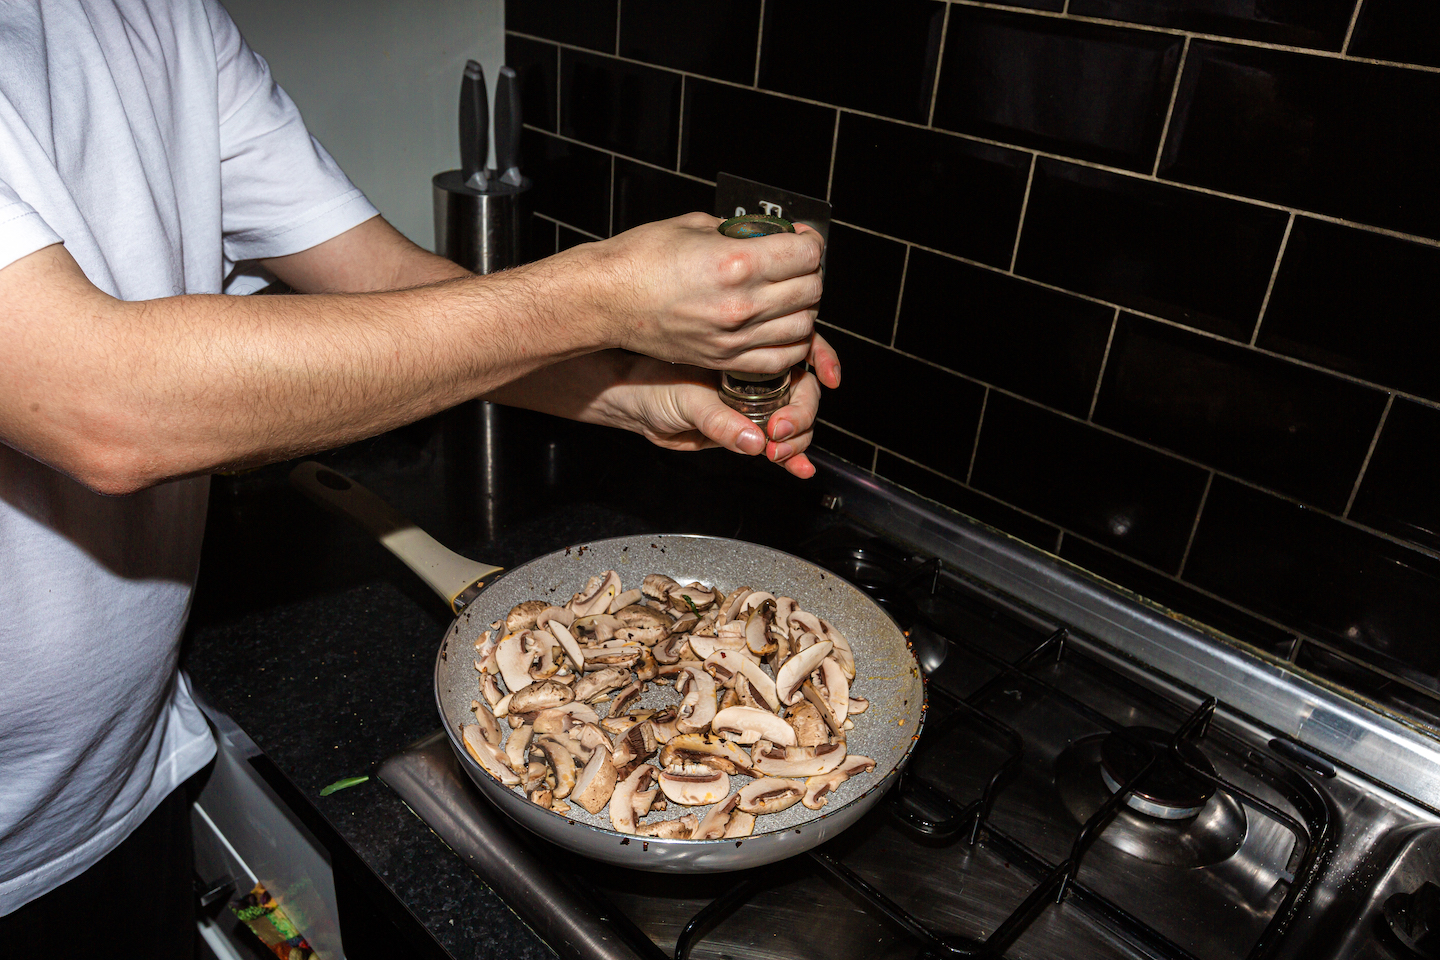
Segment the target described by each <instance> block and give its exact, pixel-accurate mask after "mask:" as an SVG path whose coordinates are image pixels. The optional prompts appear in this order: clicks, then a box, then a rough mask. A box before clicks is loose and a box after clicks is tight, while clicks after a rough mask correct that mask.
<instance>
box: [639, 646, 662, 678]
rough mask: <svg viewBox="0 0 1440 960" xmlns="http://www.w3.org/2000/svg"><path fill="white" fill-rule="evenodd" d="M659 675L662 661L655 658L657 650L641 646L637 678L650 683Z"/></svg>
mask: <svg viewBox="0 0 1440 960" xmlns="http://www.w3.org/2000/svg"><path fill="white" fill-rule="evenodd" d="M659 675H660V662H659V661H658V660H656V659H655V651H654V650H652V649H651V648H650V647H641V648H640V659H639V660H637V661H636V662H635V679H636V680H639V681H640V682H641V683H649V682H650V681H651V680H654V679H655V678H656V677H657V676H659Z"/></svg>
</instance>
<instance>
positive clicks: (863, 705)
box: [849, 697, 870, 717]
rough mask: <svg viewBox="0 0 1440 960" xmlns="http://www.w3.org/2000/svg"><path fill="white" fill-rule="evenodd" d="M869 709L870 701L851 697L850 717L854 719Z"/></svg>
mask: <svg viewBox="0 0 1440 960" xmlns="http://www.w3.org/2000/svg"><path fill="white" fill-rule="evenodd" d="M869 709H870V701H869V700H866V699H865V698H864V697H851V698H850V711H849V714H850V716H852V717H853V716H855V715H856V714H858V713H864V712H865V711H866V710H869Z"/></svg>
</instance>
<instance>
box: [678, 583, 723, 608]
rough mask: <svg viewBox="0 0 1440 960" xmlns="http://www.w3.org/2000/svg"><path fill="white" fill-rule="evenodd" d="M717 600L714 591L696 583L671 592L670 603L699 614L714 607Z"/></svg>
mask: <svg viewBox="0 0 1440 960" xmlns="http://www.w3.org/2000/svg"><path fill="white" fill-rule="evenodd" d="M716 599H717V595H716V593H715V591H714V590H713V589H711V588H710V587H707V586H705V584H703V583H697V582H694V581H691V582H690V583H687V584H685V585H684V586H682V587H675V588H673V589H671V591H670V603H671V604H672V605H673V606H675V607H678V608H679V609H681V610H689V611H691V612H693V613H699V612H700V611H701V610H704V609H705V608H707V607H709V606H711V605H713V604H714V603H715V601H716Z"/></svg>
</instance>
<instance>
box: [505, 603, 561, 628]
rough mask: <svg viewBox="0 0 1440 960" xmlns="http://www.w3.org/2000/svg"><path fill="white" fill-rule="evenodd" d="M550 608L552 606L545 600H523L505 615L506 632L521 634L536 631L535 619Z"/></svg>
mask: <svg viewBox="0 0 1440 960" xmlns="http://www.w3.org/2000/svg"><path fill="white" fill-rule="evenodd" d="M549 606H550V604H549V603H547V602H545V601H544V600H522V601H521V602H520V603H517V604H516V605H515V606H513V607H511V608H510V612H509V613H507V614H506V615H505V632H506V633H519V632H520V631H521V630H534V629H535V618H536V617H538V616H539V615H540V613H541V611H543V610H545V609H546V608H547V607H549Z"/></svg>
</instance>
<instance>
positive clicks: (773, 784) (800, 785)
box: [736, 777, 805, 816]
mask: <svg viewBox="0 0 1440 960" xmlns="http://www.w3.org/2000/svg"><path fill="white" fill-rule="evenodd" d="M736 796H737V797H739V798H740V809H741V810H743V811H744V812H745V813H751V814H754V815H755V816H763V815H764V814H767V813H779V812H780V811H781V810H789V809H790V808H791V807H793V806H795V804H797V803H799V802H800V801H801V800H802V799H804V797H805V781H804V780H789V779H785V778H783V777H762V778H760V779H759V780H752V781H751V782H749V783H747V784H745V786H743V787H741V788H740V792H739V793H737V794H736Z"/></svg>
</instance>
